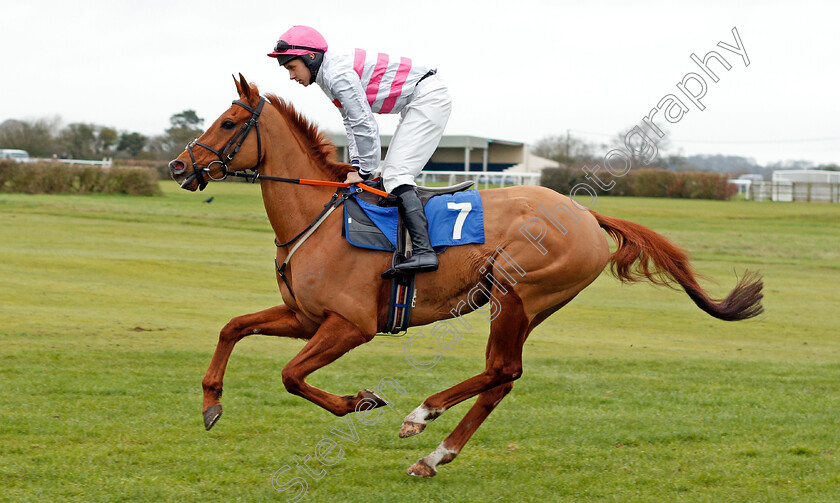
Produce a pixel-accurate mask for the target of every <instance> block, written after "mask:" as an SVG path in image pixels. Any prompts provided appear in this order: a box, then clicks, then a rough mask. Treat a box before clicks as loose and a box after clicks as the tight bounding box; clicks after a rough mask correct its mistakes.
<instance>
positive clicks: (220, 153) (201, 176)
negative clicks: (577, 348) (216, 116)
mask: <svg viewBox="0 0 840 503" xmlns="http://www.w3.org/2000/svg"><path fill="white" fill-rule="evenodd" d="M265 102H266V99H265V98H264V97H263V96H260V101H259V103H257V106H256V108H251V106H249V105H248V104H247V103H244V102H242V101H240V100H235V101H233V104H234V105H239V106H240V107H242V108H244V109H245V110H247V111H249V112H251V118H250V119H248V121H247V122H245V124H243V125H242V127H241V128H240V129H239V131H238V132H237V133H236V134H235V135H234V136H233V138H231V139H230V141H229V142H227V145H225V146H224V148H223V149H222V150H216V149H215V148H213V147H211V146H210V145H207V144H205V143H201V142H200V141H198V138H196V139H195V140H193V141H191V142H190V143H189V144H187V147H186V150H187V152H189V154H190V160H191V161H192V167H193V172H192V173H190V175H189V176H187V178H186V179H185V180H184V181H183V182H181V187H184V186H186V185H188V184H189V183H190V182H192V181H193V180H197V181H198V189H199V190H204V187H206V186H207V182H208V179H210V180H214V181H219V180H224V179H225V178H227V176H228V175H229V174H234V176H237V175H235V173H236V172H235V171H229V170H228V165H227V163H229V162H231V161H233V157H234V156H235V155H236V154H237V153H238V152H239V149H240V148H242V144H243V143H245V139H246V138H247V137H248V133H250V132H251V128H253V129H255V130H256V132H257V163H256V164H254V167H253V168H250V169H251V170H252V171H256V170H257V167H259V165H260V163H261V162H262V139H261V138H260V123H259V119H260V114H261V113H262V109H263V105H265ZM195 146H199V147H204V148H206V149H207V150H209V151H210V152H213V153H214V154H216V157H218V160H215V161H212V162H210V164H208V165H207V166H204V167H203V168H200V167H199V166H198V164H196V162H195V154H194V153H193V147H195ZM216 163H219V165H221V167H222V176H221V177H220V178H214V177H213V175H211V174H210V167H211V166H213V165H214V164H216ZM205 174H206V175H207V177H206V178H205Z"/></svg>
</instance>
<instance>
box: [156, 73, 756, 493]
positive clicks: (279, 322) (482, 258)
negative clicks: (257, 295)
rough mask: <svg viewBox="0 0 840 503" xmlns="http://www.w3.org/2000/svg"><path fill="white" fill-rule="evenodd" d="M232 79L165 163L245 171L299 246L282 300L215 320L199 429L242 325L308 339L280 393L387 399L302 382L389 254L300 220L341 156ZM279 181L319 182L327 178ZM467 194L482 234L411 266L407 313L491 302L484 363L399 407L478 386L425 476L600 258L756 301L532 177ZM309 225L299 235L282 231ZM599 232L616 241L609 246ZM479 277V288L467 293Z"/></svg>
mask: <svg viewBox="0 0 840 503" xmlns="http://www.w3.org/2000/svg"><path fill="white" fill-rule="evenodd" d="M234 80H236V79H235V78H234ZM236 87H237V91H238V92H239V100H237V101H234V102H233V104H232V105H231V107H230V108H229V109H228V110H227V111H226V112H224V113H223V114H222V115H221V116H220V117H219V118H218V119H217V120H216V121H215V122H214V123H213V124H212V125H211V126H210V128H209V129H207V131H206V132H204V134H203V135H202V136H201V137H200V138H199V139H198V140H196V141H194V142H192V143H191V144H190V145H189V146H188V148H187V150H185V151H184V152H183V153H182V154H181V155H180V156H178V158H177V159H175V160H173V161H172V162H171V163H170V169H171V171H172V175H173V177H174V179H175V180H176V181H177V182H178V183H179V184H181V187H182V188H184V189H187V190H190V191H195V190H196V189H198V188H201V189H203V188H204V186H205V185H206V184H207V182H208V180H210V179H219V178H222V177H224V176H227V175H237V174H238V175H243V174H245V173H246V172H247V170H249V169H251V170H255V173H257V174H258V176H259V177H261V178H260V179H259V181H260V187H261V190H262V197H263V202H264V203H265V211H266V213H267V214H268V220H269V222H270V223H271V227H272V228H273V230H274V234H275V236H276V242H277V243H286V242H288V241H295V243H294V244H295V246H299V248H298V249H297V253H295V254H294V256H293V259H292V260H291V261H289V264H288V269H286V271H285V272H286V274H285V279H281V276H280V275H279V274H278V286H279V288H280V292H281V294H282V297H283V305H280V306H276V307H272V308H269V309H266V310H264V311H260V312H257V313H253V314H247V315H244V316H238V317H236V318H233V319H232V320H231V321H230V322H229V323H228V324H227V325H226V326H225V327H224V328H223V329H222V330H221V333H220V334H219V341H218V345H217V346H216V351H215V353H214V354H213V359H212V361H211V362H210V367H209V368H208V369H207V374H206V375H205V377H204V380H203V381H202V386H203V388H204V404H203V412H204V422H205V427H206V428H207V429H208V430H209V429H210V428H211V427H212V426H213V425H214V424H215V422H216V421H217V420H218V418H219V416H220V415H221V412H222V408H221V403H220V401H219V398H220V397H221V395H222V379H223V376H224V372H225V367H226V365H227V362H228V359H229V357H230V354H231V351H232V350H233V347H234V345H235V344H236V343H237V342H238V341H239V340H241V339H242V338H244V337H246V336H248V335H251V334H263V335H273V336H281V337H295V338H300V339H304V340H306V343H305V345H304V346H303V349H301V351H300V352H299V353H298V354H297V356H295V357H294V358H292V360H291V361H290V362H289V363H288V364H287V365H286V366H285V367H284V368H283V371H282V377H283V384H284V385H285V387H286V389H287V390H288V391H289V392H290V393H292V394H295V395H299V396H301V397H303V398H305V399H307V400H309V401H311V402H313V403H315V404H317V405H319V406H321V407H323V408H324V409H326V410H328V411H330V412H332V413H333V414H336V415H339V416H341V415H344V414H348V413H350V412H353V411H356V410H359V408H360V407H361V408H362V409H364V410H366V409H368V408H373V407H376V406H382V405H385V404H386V403H387V402H385V401H384V400H383V399H382V398H380V397H379V396H377V395H376V394H375V393H374V392H371V391H369V390H363V391H359V392H358V393H357V394H356V395H351V396H339V395H334V394H332V393H328V392H326V391H324V390H321V389H318V388H316V387H314V386H312V385H310V384H308V383H307V382H306V377H307V376H308V375H309V374H311V373H312V372H314V371H315V370H317V369H319V368H321V367H323V366H325V365H328V364H329V363H331V362H333V361H335V360H336V359H337V358H339V357H340V356H342V355H343V354H345V353H347V352H348V351H350V350H351V349H353V348H355V347H357V346H359V345H361V344H364V343H366V342H370V341H371V340H372V339H373V338H374V336H375V335H376V333H377V332H378V331H380V330H382V329H383V327H384V326H385V323H386V315H387V311H388V305H387V304H388V290H389V289H388V282H387V281H385V280H383V279H381V278H380V273H381V272H382V271H384V270H386V269H388V268H389V267H390V266H391V259H392V254H391V253H390V252H375V251H368V250H363V249H360V248H355V247H353V246H351V245H349V244H348V243H347V242H346V240H345V239H344V238H343V237H342V236H341V232H340V227H341V223H342V220H341V219H342V216H341V214H342V212H341V211H338V212H335V213H333V214H330V215H328V216H327V217H326V219H325V220H323V219H322V220H323V223H324V225H323V226H316V227H315V228H314V231H313V229H312V228H310V227H308V226H310V224H312V223H313V221H315V220H316V219H317V218H318V217H319V216H322V214H323V211H322V210H323V209H324V208H325V206H324V205H325V203H326V202H327V201H329V200H330V198H331V196H333V194H334V193H335V186H337V185H338V186H340V185H341V184H340V183H336V182H341V181H342V180H344V178H345V175H346V174H347V172H348V171H349V170H350V169H351V168H350V166H349V165H347V164H342V163H338V162H336V161H335V160H334V154H335V147H334V146H333V145H332V144H331V143H330V142H329V141H328V140H327V139H326V137H325V136H324V135H323V134H321V133H319V132H318V130H317V129H316V128H315V126H313V125H312V124H310V123H309V122H308V121H307V120H306V119H304V118H303V117H302V116H301V115H299V114H298V113H297V112H296V111H295V110H294V108H293V107H292V106H291V105H290V104H289V103H286V102H285V101H283V100H282V99H280V98H278V97H277V96H273V95H269V96H267V97H261V96H260V94H259V91H258V90H257V88H256V86H254V85H252V84H248V83H247V81H246V80H245V78H244V77H243V76H242V75H241V74H240V75H239V80H238V81H236ZM263 105H265V106H263ZM251 176H254V175H251ZM272 177H274V179H273V180H270V179H269V178H272ZM278 179H279V180H280V181H281V182H282V181H286V182H298V181H299V179H316V180H324V181H327V182H330V183H331V185H332V186H321V185H303V184H300V183H280V182H278V181H277V180H278ZM479 194H480V197H481V200H482V204H483V207H484V218H485V243H483V244H471V245H464V246H458V247H453V248H449V249H448V250H447V251H446V252H445V253H443V254H441V256H440V269H438V270H437V271H436V272H433V273H423V274H418V275H417V277H416V288H417V297H416V307H415V308H414V310H413V312H412V317H411V325H412V326H417V325H426V324H429V323H432V322H434V321H437V320H441V319H445V318H452V317H454V316H456V315H461V314H465V313H467V312H470V311H472V310H474V309H475V308H477V307H478V306H479V305H481V304H485V303H488V302H489V303H491V315H492V316H491V318H492V322H491V325H490V336H489V340H488V342H487V349H486V367H485V369H484V371H483V372H481V373H480V374H478V375H476V376H474V377H471V378H469V379H467V380H465V381H463V382H461V383H460V384H457V385H455V386H453V387H451V388H449V389H447V390H444V391H441V392H440V393H437V394H434V395H432V396H430V397H428V398H427V399H426V400H425V401H424V402H423V403H422V404H421V405H420V406H419V407H418V408H416V409H415V410H414V411H412V412H411V413H410V414H409V415H408V416H407V417H406V418H405V420H404V422H403V424H402V427H401V429H400V437H408V436H411V435H415V434H418V433H420V432H421V431H423V429H424V428H425V426H426V423H427V422H429V421H432V420H433V419H435V418H437V417H438V416H440V415H441V414H442V413H443V412H444V411H446V410H447V409H449V408H450V407H452V406H454V405H456V404H458V403H460V402H462V401H464V400H467V399H468V398H471V397H473V396H476V395H478V399H477V401H476V402H475V404H474V405H473V406H472V407H471V408H470V409H469V411H468V412H467V414H466V416H465V417H464V419H463V420H462V421H461V422H460V423H459V424H458V426H457V427H456V428H455V430H454V431H453V432H452V433H451V434H450V435H449V436H448V437H447V438H446V439H445V440H443V442H442V443H441V444H440V446H439V447H438V448H437V449H435V451H433V452H432V453H431V454H429V455H428V456H426V457H424V458H422V459H420V460H419V461H417V462H416V463H414V464H413V465H412V466H411V467H410V468H409V469H408V473H409V474H410V475H419V476H424V477H430V476H433V475H434V474H435V473H436V471H437V466H438V465H441V464H444V463H448V462H450V461H452V460H453V459H454V458H455V456H457V455H458V453H459V452H460V451H461V449H462V448H463V447H464V444H466V442H467V440H469V438H470V437H471V436H472V435H473V433H475V431H476V429H478V427H479V425H481V423H482V421H484V420H485V419H486V418H487V416H488V415H489V414H490V412H491V411H492V410H493V408H494V407H496V405H498V404H499V402H500V401H501V400H502V398H504V396H505V395H507V394H508V393H509V392H510V390H511V388H513V381H515V380H516V379H518V378H519V377H520V376H521V375H522V346H523V344H524V343H525V339H526V338H527V337H528V334H530V333H531V331H532V330H534V328H536V327H537V325H539V324H540V323H541V322H543V321H544V320H545V319H546V318H548V317H549V316H550V315H551V314H552V313H554V312H555V311H557V310H558V309H560V308H561V307H563V306H565V305H566V304H568V303H569V301H571V300H572V299H573V298H574V297H575V296H576V295H577V294H578V293H580V291H581V290H583V289H584V288H586V287H587V286H588V285H589V284H590V283H592V282H593V281H594V280H595V278H597V277H598V276H599V275H600V274H601V272H602V271H603V270H604V268H605V267H606V265H607V264H611V266H612V272H613V274H614V275H615V276H616V277H617V278H618V279H620V280H621V281H625V282H635V281H640V280H648V281H652V282H654V283H657V284H662V285H673V286H677V285H678V286H679V287H682V289H684V290H685V292H686V293H687V294H688V295H689V297H690V298H691V300H693V301H694V303H695V304H697V306H698V307H700V309H702V310H703V311H705V312H706V313H708V314H710V315H711V316H714V317H715V318H719V319H722V320H743V319H746V318H751V317H753V316H756V315H758V314H759V313H761V311H762V307H761V304H760V302H761V298H762V293H761V289H762V282H761V279H760V277H759V276H757V275H747V276H745V277H744V278H742V279H741V280H740V281H739V282H738V284H737V285H736V286H735V288H734V289H733V290H732V292H730V293H729V295H728V296H727V297H726V298H724V299H722V300H716V299H712V298H710V297H709V296H708V295H707V294H706V293H705V292H704V291H703V289H702V288H701V287H700V285H699V284H698V283H697V280H696V277H695V275H694V273H693V272H692V269H691V267H690V265H689V262H688V259H687V257H686V255H685V253H684V252H682V251H681V250H680V249H679V248H677V247H676V246H674V245H673V244H671V243H670V242H668V241H667V240H666V239H665V238H664V237H662V236H660V235H659V234H657V233H655V232H654V231H652V230H650V229H648V228H646V227H643V226H641V225H638V224H634V223H632V222H628V221H625V220H620V219H617V218H611V217H607V216H604V215H599V214H598V213H595V212H594V211H587V209H586V208H583V207H581V206H580V205H578V204H577V203H576V202H573V201H571V200H570V199H569V198H567V197H565V196H563V195H561V194H559V193H557V192H555V191H553V190H550V189H548V188H544V187H533V186H514V187H507V188H504V189H491V190H482V191H480V192H479ZM307 229H309V231H310V233H309V234H308V235H306V236H305V237H304V238H300V239H297V240H294V238H295V237H296V236H300V234H301V233H302V231H304V230H307ZM604 231H606V233H607V234H609V235H610V236H611V237H612V238H613V239H614V240H615V242H616V243H617V249H616V251H615V252H613V253H612V254H610V250H609V246H608V243H607V239H606V236H605V233H604ZM290 248H291V245H289V246H282V245H278V247H277V262H278V263H279V264H282V263H284V262H285V261H286V260H287V258H288V257H289V253H290V251H291V249H290ZM342 285H343V286H344V287H342ZM477 285H478V286H481V287H482V288H481V290H480V292H482V293H478V294H477V292H479V290H477V289H476V288H475V287H476V286H477ZM290 289H291V290H290Z"/></svg>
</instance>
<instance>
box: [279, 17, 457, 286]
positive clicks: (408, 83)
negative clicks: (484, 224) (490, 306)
mask: <svg viewBox="0 0 840 503" xmlns="http://www.w3.org/2000/svg"><path fill="white" fill-rule="evenodd" d="M268 56H270V57H272V58H277V62H278V63H280V66H282V67H284V68H285V69H286V70H288V71H289V77H290V78H291V80H294V81H297V82H298V83H299V84H301V85H303V86H308V85H310V84H312V83H313V82H315V83H317V84H318V85H319V86H320V87H321V89H322V90H323V91H324V94H326V95H327V98H329V99H330V100H331V101H332V102H333V103H334V104H335V106H336V107H338V110H339V112H340V113H341V116H342V118H343V119H344V127H345V129H346V130H347V143H348V148H349V152H350V163H351V164H352V166H353V167H354V168H355V169H356V170H355V171H351V172H350V173H349V174H348V175H347V179H346V180H345V182H346V183H358V182H361V181H363V180H367V179H369V178H371V177H372V176H373V174H374V172H375V171H376V170H377V168H380V158H381V144H380V139H379V126H378V124H377V123H376V119H375V118H374V117H373V114H374V113H380V114H388V113H399V114H400V122H399V125H398V126H397V129H396V131H395V132H394V137H393V138H392V139H391V144H390V145H389V146H388V152H387V154H386V155H385V161H384V162H382V164H381V178H382V183H383V186H384V189H385V191H387V192H390V193H392V194H394V195H395V196H397V200H398V201H399V205H400V207H401V209H402V212H403V216H404V219H405V225H406V227H407V228H408V232H409V234H410V235H411V244H412V248H413V252H412V256H411V258H409V259H408V260H406V261H405V262H402V263H401V264H398V265H397V266H396V269H397V270H400V271H410V272H425V271H434V270H437V268H438V259H437V256H436V255H435V252H434V250H433V249H432V246H431V243H430V241H429V229H428V223H427V222H426V214H425V212H424V210H423V205H422V204H421V202H420V199H419V198H418V197H417V194H416V193H415V187H416V186H417V184H416V183H415V181H414V177H416V176H417V175H418V174H419V173H420V171H421V170H422V169H423V167H424V166H425V165H426V163H427V162H428V161H429V159H430V158H431V157H432V154H433V153H434V151H435V149H436V148H437V146H438V143H439V142H440V139H441V136H443V129H444V128H445V127H446V122H447V121H448V120H449V112H450V110H451V109H452V102H451V100H450V97H449V91H448V89H447V87H446V84H444V82H443V81H442V80H440V79H439V78H438V77H437V76H436V75H435V74H436V73H437V71H436V70H432V69H429V68H428V67H424V66H421V65H418V64H415V63H414V62H412V61H411V60H410V59H408V58H394V57H390V56H388V55H387V54H382V53H379V54H375V53H368V52H366V51H364V50H362V49H356V50H355V52H354V53H352V54H341V53H336V52H333V51H330V50H328V47H327V41H326V40H324V37H322V36H321V34H320V33H318V32H317V31H315V30H314V29H312V28H310V27H308V26H293V27H292V28H291V29H289V30H288V31H286V32H285V33H283V34H282V35H280V40H279V41H278V42H277V45H276V46H275V48H274V51H273V52H271V53H270V54H268Z"/></svg>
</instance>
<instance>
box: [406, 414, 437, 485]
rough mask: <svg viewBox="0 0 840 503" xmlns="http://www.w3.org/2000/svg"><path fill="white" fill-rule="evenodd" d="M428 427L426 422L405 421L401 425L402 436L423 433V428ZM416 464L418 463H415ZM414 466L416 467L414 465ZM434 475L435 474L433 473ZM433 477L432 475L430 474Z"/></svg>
mask: <svg viewBox="0 0 840 503" xmlns="http://www.w3.org/2000/svg"><path fill="white" fill-rule="evenodd" d="M425 429H426V423H415V422H414V421H403V424H402V426H401V427H400V438H408V437H413V436H414V435H417V434H418V433H422V431H423V430H425ZM415 466H416V464H415ZM412 468H414V467H412ZM432 475H434V474H432ZM429 477H431V475H429Z"/></svg>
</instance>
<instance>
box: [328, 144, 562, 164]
mask: <svg viewBox="0 0 840 503" xmlns="http://www.w3.org/2000/svg"><path fill="white" fill-rule="evenodd" d="M331 138H332V140H333V143H335V145H336V147H337V148H338V158H339V159H342V160H344V162H349V156H348V154H347V137H346V136H345V135H343V134H333V135H331ZM381 138H382V158H383V159H384V158H385V154H386V152H387V151H388V145H389V144H390V143H391V135H382V137H381ZM558 166H560V164H559V163H558V162H556V161H552V160H551V159H545V158H543V157H539V156H536V155H534V154H532V153H531V152H530V149H529V147H528V145H527V144H525V143H520V142H514V141H506V140H495V139H492V138H482V137H479V136H458V135H454V136H444V137H443V138H441V140H440V145H439V146H438V148H437V150H436V151H435V153H434V154H433V155H432V158H431V160H429V163H428V164H426V167H425V168H423V169H424V171H447V172H451V171H463V172H502V171H515V172H520V173H539V172H540V171H542V170H543V169H544V168H547V167H558Z"/></svg>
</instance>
